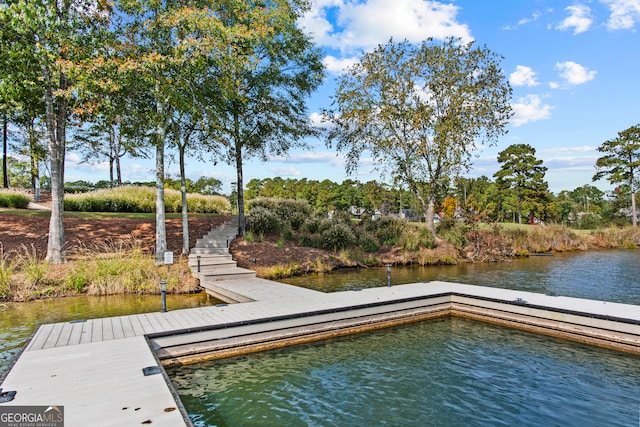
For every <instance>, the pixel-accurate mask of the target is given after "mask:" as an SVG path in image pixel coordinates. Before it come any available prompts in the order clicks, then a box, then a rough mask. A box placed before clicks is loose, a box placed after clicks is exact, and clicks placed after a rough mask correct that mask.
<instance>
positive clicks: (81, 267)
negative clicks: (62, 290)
mask: <svg viewBox="0 0 640 427" xmlns="http://www.w3.org/2000/svg"><path fill="white" fill-rule="evenodd" d="M88 283H89V273H88V272H87V266H86V264H85V263H84V262H83V261H78V263H77V264H76V265H75V266H74V268H73V269H71V271H69V273H68V274H67V276H66V277H65V278H64V284H65V286H68V287H70V288H72V289H75V291H76V292H78V293H81V292H82V291H83V290H84V288H85V286H87V284H88Z"/></svg>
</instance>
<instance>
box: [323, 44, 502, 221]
mask: <svg viewBox="0 0 640 427" xmlns="http://www.w3.org/2000/svg"><path fill="white" fill-rule="evenodd" d="M500 62H501V58H500V57H499V56H498V55H496V54H495V53H493V52H491V51H490V50H488V49H487V48H477V47H474V46H473V44H472V43H469V44H465V43H462V42H461V41H460V40H457V39H453V38H449V39H447V40H445V41H443V42H436V41H435V40H432V39H429V40H426V41H424V42H422V43H421V44H419V45H414V44H412V43H410V42H409V41H402V42H396V41H394V40H390V41H389V42H388V43H387V44H386V45H379V46H378V47H377V48H376V49H375V50H374V51H373V52H369V53H366V54H365V55H364V56H363V57H362V58H360V61H358V62H357V63H356V64H355V65H353V66H352V67H350V68H349V69H348V70H347V71H346V72H345V73H343V74H342V75H341V76H340V77H339V78H338V84H337V90H336V94H335V96H334V100H335V103H334V105H335V107H336V108H335V110H328V111H325V113H324V118H325V119H326V120H328V121H331V122H332V123H333V124H334V127H333V128H332V130H331V132H330V134H329V139H330V141H334V142H335V143H336V147H337V149H338V150H339V151H343V152H346V154H347V155H346V158H347V170H348V171H353V170H355V169H357V167H358V164H359V159H360V156H361V155H362V153H365V152H366V153H367V154H368V155H369V154H370V155H372V156H373V158H374V159H375V160H376V162H377V163H379V164H380V165H381V167H382V168H384V169H385V170H387V171H388V172H390V173H391V175H392V178H393V179H394V180H397V181H398V182H400V183H403V184H406V186H407V187H408V188H410V189H411V191H412V192H413V193H414V194H415V195H416V196H419V198H421V199H422V200H425V201H426V202H425V204H426V205H427V206H424V208H426V209H427V210H430V211H431V215H429V214H428V213H427V212H423V213H424V214H425V215H426V216H427V217H428V221H429V222H428V224H429V227H430V228H432V227H433V219H432V214H433V208H434V204H435V199H436V196H437V195H439V194H440V193H441V189H442V185H443V183H444V182H445V181H446V180H448V178H449V177H450V176H454V175H456V174H457V172H458V171H460V170H461V168H464V167H466V166H468V165H469V163H470V158H471V153H472V152H473V150H474V149H475V147H476V146H477V144H478V143H484V142H487V143H490V144H492V143H495V142H496V141H497V139H498V137H499V136H501V135H503V134H504V133H506V130H505V127H506V125H507V123H508V121H509V118H510V116H511V106H510V102H509V101H510V97H511V88H510V87H509V83H508V82H507V80H506V78H505V76H504V75H503V74H502V70H501V66H500ZM407 153H411V155H407ZM424 183H428V185H424ZM421 207H422V206H421Z"/></svg>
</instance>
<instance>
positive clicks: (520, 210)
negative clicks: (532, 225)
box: [518, 197, 522, 224]
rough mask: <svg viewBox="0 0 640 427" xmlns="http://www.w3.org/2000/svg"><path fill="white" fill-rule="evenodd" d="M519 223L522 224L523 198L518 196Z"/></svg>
mask: <svg viewBox="0 0 640 427" xmlns="http://www.w3.org/2000/svg"><path fill="white" fill-rule="evenodd" d="M518 224H522V200H521V199H520V197H518Z"/></svg>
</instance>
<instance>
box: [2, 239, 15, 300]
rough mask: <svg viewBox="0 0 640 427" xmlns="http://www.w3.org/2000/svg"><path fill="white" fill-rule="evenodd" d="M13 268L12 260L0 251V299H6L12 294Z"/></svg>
mask: <svg viewBox="0 0 640 427" xmlns="http://www.w3.org/2000/svg"><path fill="white" fill-rule="evenodd" d="M15 268H16V266H15V263H14V262H13V260H11V259H9V257H8V256H7V254H5V253H4V252H3V251H0V300H8V299H9V298H10V297H11V296H12V295H13V286H12V281H11V276H12V275H13V272H14V271H15Z"/></svg>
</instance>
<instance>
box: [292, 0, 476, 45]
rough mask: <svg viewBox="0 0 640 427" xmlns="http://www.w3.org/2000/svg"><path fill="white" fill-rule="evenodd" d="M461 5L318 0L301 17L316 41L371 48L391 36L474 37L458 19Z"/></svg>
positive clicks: (418, 39)
mask: <svg viewBox="0 0 640 427" xmlns="http://www.w3.org/2000/svg"><path fill="white" fill-rule="evenodd" d="M458 9H459V7H458V6H455V5H453V4H443V3H439V2H437V1H429V0H393V1H392V0H365V1H357V0H318V1H317V2H316V3H315V4H314V6H313V7H312V9H311V10H310V11H309V12H308V13H307V15H306V16H304V17H303V18H302V19H301V20H300V25H301V26H302V27H303V28H305V29H306V30H307V31H309V32H310V33H311V34H312V36H313V37H314V39H315V41H316V43H318V44H319V45H322V46H327V47H332V48H336V49H339V50H341V51H343V52H345V51H347V52H348V51H358V50H362V49H365V50H369V49H373V48H375V47H376V46H377V45H379V44H383V43H386V42H387V41H388V40H389V38H391V37H393V38H395V39H400V40H403V39H407V40H409V41H411V42H421V41H423V40H425V39H427V38H429V37H433V38H435V39H444V38H447V37H459V38H461V39H462V40H463V41H465V42H468V41H471V40H473V37H472V36H471V32H470V30H469V27H468V26H467V25H464V24H460V23H459V22H457V21H456V15H457V13H458Z"/></svg>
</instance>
